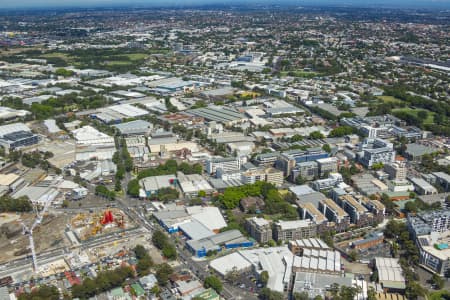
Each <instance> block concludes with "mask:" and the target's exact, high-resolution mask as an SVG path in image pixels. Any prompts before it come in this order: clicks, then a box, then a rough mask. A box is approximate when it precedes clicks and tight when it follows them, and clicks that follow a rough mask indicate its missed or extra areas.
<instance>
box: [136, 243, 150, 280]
mask: <svg viewBox="0 0 450 300" xmlns="http://www.w3.org/2000/svg"><path fill="white" fill-rule="evenodd" d="M133 251H134V254H135V255H136V259H137V261H138V262H137V265H136V271H137V273H138V275H139V276H145V275H148V274H149V273H150V268H151V267H153V260H152V258H151V257H150V255H149V254H148V251H147V250H146V249H145V248H144V246H142V245H136V247H134V249H133Z"/></svg>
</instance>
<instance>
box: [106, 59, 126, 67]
mask: <svg viewBox="0 0 450 300" xmlns="http://www.w3.org/2000/svg"><path fill="white" fill-rule="evenodd" d="M106 64H107V65H108V66H128V65H131V64H132V62H131V61H126V60H113V61H108V62H106Z"/></svg>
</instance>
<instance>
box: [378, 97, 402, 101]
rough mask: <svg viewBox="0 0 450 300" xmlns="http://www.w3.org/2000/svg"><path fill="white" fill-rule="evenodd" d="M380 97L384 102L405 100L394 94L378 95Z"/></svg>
mask: <svg viewBox="0 0 450 300" xmlns="http://www.w3.org/2000/svg"><path fill="white" fill-rule="evenodd" d="M378 99H380V100H381V101H383V102H403V101H402V100H401V99H398V98H395V97H393V96H378Z"/></svg>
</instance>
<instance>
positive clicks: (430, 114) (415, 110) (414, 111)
mask: <svg viewBox="0 0 450 300" xmlns="http://www.w3.org/2000/svg"><path fill="white" fill-rule="evenodd" d="M421 110H424V111H426V112H427V113H428V116H427V118H426V119H425V120H424V121H423V124H433V122H434V119H433V117H434V113H433V112H431V111H429V110H426V109H419V108H409V107H406V108H396V109H393V110H392V111H393V112H396V111H404V112H407V113H411V114H414V115H415V116H416V117H417V113H418V112H419V111H421Z"/></svg>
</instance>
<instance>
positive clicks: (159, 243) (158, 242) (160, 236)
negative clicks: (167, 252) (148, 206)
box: [152, 230, 168, 249]
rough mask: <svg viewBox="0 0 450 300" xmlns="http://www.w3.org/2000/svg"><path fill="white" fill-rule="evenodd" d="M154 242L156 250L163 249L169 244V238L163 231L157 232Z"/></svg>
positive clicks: (154, 233)
mask: <svg viewBox="0 0 450 300" xmlns="http://www.w3.org/2000/svg"><path fill="white" fill-rule="evenodd" d="M152 242H153V245H155V247H156V248H158V249H162V248H164V246H165V245H166V244H167V242H168V240H167V236H166V235H165V234H164V232H162V231H161V230H156V231H155V232H153V236H152Z"/></svg>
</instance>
